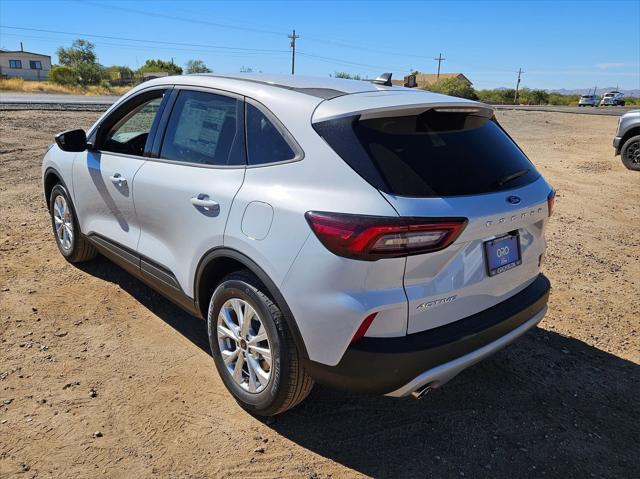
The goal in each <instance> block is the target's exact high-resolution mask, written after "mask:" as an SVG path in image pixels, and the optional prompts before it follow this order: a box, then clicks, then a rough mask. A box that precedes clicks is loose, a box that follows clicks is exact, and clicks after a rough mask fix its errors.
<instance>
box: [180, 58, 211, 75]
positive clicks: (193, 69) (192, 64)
mask: <svg viewBox="0 0 640 479" xmlns="http://www.w3.org/2000/svg"><path fill="white" fill-rule="evenodd" d="M186 66H187V73H211V70H210V69H209V68H208V67H207V65H205V64H204V62H203V61H202V60H189V61H188V62H187V65H186Z"/></svg>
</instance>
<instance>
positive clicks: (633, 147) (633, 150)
mask: <svg viewBox="0 0 640 479" xmlns="http://www.w3.org/2000/svg"><path fill="white" fill-rule="evenodd" d="M620 156H621V157H622V164H623V165H624V166H626V167H627V168H628V169H630V170H633V171H640V135H636V136H632V137H631V138H629V139H628V140H627V141H625V142H624V145H622V148H621V149H620Z"/></svg>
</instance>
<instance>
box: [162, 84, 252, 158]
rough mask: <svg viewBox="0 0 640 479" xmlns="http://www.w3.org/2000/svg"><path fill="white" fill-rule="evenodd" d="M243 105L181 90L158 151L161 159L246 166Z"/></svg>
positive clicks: (235, 100)
mask: <svg viewBox="0 0 640 479" xmlns="http://www.w3.org/2000/svg"><path fill="white" fill-rule="evenodd" d="M243 123H244V118H243V102H242V101H240V100H237V99H235V98H231V97H227V96H223V95H217V94H214V93H206V92H202V91H191V90H182V91H180V93H179V94H178V98H177V99H176V102H175V105H174V107H173V111H172V112H171V117H170V119H169V123H168V124H167V129H166V132H165V135H164V139H163V141H162V147H161V149H160V158H163V159H166V160H172V161H180V162H185V163H197V164H203V165H214V166H238V165H244V164H245V153H244V129H243V126H242V124H243Z"/></svg>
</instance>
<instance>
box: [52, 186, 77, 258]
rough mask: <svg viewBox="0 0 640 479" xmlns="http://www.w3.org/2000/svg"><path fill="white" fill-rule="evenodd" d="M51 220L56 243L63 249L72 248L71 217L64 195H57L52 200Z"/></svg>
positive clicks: (69, 249) (68, 249)
mask: <svg viewBox="0 0 640 479" xmlns="http://www.w3.org/2000/svg"><path fill="white" fill-rule="evenodd" d="M53 222H54V226H55V231H56V239H57V240H58V244H60V247H61V248H62V249H63V250H65V251H71V250H72V249H73V217H72V216H71V211H70V210H69V205H68V204H67V200H66V199H65V197H64V196H62V195H58V196H56V199H55V200H54V202H53Z"/></svg>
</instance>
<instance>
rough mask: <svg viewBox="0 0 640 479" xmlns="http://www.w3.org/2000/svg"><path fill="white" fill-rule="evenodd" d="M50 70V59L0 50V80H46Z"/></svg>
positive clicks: (22, 51)
mask: <svg viewBox="0 0 640 479" xmlns="http://www.w3.org/2000/svg"><path fill="white" fill-rule="evenodd" d="M49 70H51V57H50V56H49V55H42V54H40V53H33V52H25V51H24V50H16V51H9V50H0V78H23V79H25V80H46V79H47V77H48V76H49Z"/></svg>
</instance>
